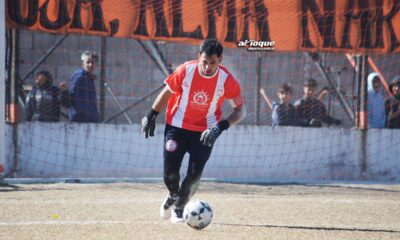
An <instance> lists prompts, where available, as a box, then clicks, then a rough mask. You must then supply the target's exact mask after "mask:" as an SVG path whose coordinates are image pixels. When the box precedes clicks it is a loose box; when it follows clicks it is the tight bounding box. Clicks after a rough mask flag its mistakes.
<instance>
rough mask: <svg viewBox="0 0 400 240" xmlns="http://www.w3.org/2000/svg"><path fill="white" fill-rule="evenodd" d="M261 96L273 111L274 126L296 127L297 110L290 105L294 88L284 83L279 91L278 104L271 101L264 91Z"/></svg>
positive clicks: (262, 90) (261, 91) (261, 90)
mask: <svg viewBox="0 0 400 240" xmlns="http://www.w3.org/2000/svg"><path fill="white" fill-rule="evenodd" d="M260 93H261V95H262V96H263V97H264V100H265V102H266V103H267V104H268V106H269V107H270V108H271V109H272V126H296V125H298V124H297V121H296V116H295V109H294V107H293V105H292V104H291V103H290V100H291V98H292V87H291V86H290V84H288V83H283V84H282V85H281V86H280V87H279V90H278V93H277V94H278V98H279V103H278V102H273V103H272V104H271V101H270V100H269V98H268V97H267V95H266V94H265V90H264V89H262V88H261V89H260Z"/></svg>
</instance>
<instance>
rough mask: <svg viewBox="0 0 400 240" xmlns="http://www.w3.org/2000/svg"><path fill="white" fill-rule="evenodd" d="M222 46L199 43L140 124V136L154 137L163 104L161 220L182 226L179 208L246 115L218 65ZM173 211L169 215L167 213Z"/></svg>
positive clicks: (230, 79)
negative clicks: (226, 105)
mask: <svg viewBox="0 0 400 240" xmlns="http://www.w3.org/2000/svg"><path fill="white" fill-rule="evenodd" d="M222 52H223V47H222V45H221V44H220V43H219V42H218V41H217V40H215V39H207V40H204V41H203V42H202V43H201V45H200V47H199V51H198V59H197V60H194V61H189V62H186V63H184V64H182V65H180V66H179V67H178V68H177V69H176V70H175V72H174V73H172V74H171V75H170V76H168V77H167V79H166V80H165V81H164V83H165V84H166V87H165V88H164V89H163V90H162V91H161V93H160V94H159V95H158V97H157V98H156V100H155V102H154V104H153V106H152V109H151V110H150V111H149V113H148V114H147V116H146V117H144V118H143V119H142V131H143V132H144V133H145V137H146V138H147V137H148V136H154V130H155V119H156V117H157V115H158V113H159V112H160V111H161V110H162V109H163V108H164V107H165V106H166V105H167V104H168V106H167V110H166V126H165V132H164V150H163V156H164V183H165V185H166V187H167V189H168V191H169V194H168V196H167V198H166V199H165V200H164V202H163V203H162V205H161V208H160V215H161V217H162V218H164V219H168V218H170V217H171V212H172V217H171V222H172V223H183V222H184V220H183V218H182V215H183V209H184V207H185V205H186V203H187V202H188V201H189V199H190V198H191V197H192V196H193V194H194V193H195V191H196V190H197V188H198V185H199V181H200V178H201V175H202V172H203V168H204V166H205V164H206V162H207V160H208V159H209V157H210V154H211V151H212V148H213V145H214V143H215V141H216V139H217V138H218V137H219V136H220V135H221V133H222V132H223V131H225V130H227V129H228V128H229V127H230V126H231V125H233V124H236V123H238V122H240V121H241V120H242V119H243V118H244V116H245V114H246V111H245V107H244V105H243V98H242V96H241V90H240V85H239V83H238V81H237V80H236V79H235V78H234V77H233V76H232V74H231V73H230V72H229V71H228V70H227V69H226V68H225V67H224V66H222V65H220V63H221V61H222ZM225 99H228V100H229V102H230V103H231V106H232V107H233V112H232V113H231V114H230V115H229V116H228V117H227V118H226V119H222V111H221V107H222V104H223V102H224V100H225ZM186 153H189V156H190V157H189V165H188V170H187V174H186V177H185V179H184V180H183V182H182V184H181V185H179V180H180V175H179V170H180V168H181V164H182V160H183V157H184V155H185V154H186ZM171 207H172V210H171V209H170V208H171Z"/></svg>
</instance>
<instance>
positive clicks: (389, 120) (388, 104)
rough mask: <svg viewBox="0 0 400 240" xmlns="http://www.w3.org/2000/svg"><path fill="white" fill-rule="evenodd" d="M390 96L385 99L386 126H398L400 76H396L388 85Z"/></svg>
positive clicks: (399, 123)
mask: <svg viewBox="0 0 400 240" xmlns="http://www.w3.org/2000/svg"><path fill="white" fill-rule="evenodd" d="M389 91H390V92H391V93H392V94H393V96H392V97H390V98H388V99H386V101H385V112H386V124H385V125H386V127H387V128H400V76H396V77H395V78H394V79H393V80H392V81H391V82H390V85H389Z"/></svg>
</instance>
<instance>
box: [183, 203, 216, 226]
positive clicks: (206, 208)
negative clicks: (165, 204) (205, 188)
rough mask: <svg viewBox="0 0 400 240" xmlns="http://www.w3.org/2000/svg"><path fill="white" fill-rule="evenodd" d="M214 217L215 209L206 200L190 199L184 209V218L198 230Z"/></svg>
mask: <svg viewBox="0 0 400 240" xmlns="http://www.w3.org/2000/svg"><path fill="white" fill-rule="evenodd" d="M212 218H213V210H212V208H211V207H210V205H209V204H208V203H207V202H206V201H202V200H193V201H190V202H189V203H188V204H187V205H186V206H185V209H184V210H183V219H184V220H185V222H186V223H187V224H188V225H189V226H190V227H192V228H194V229H196V230H200V229H203V228H205V227H207V226H208V225H209V224H210V223H211V220H212Z"/></svg>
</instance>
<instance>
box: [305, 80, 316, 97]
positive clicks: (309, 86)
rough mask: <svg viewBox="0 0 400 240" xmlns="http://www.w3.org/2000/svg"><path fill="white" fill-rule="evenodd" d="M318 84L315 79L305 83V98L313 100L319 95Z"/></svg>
mask: <svg viewBox="0 0 400 240" xmlns="http://www.w3.org/2000/svg"><path fill="white" fill-rule="evenodd" d="M317 88H318V83H317V81H316V80H315V79H312V78H309V79H307V80H306V81H305V82H304V87H303V91H304V97H306V98H307V97H309V98H313V97H315V95H316V93H317Z"/></svg>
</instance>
